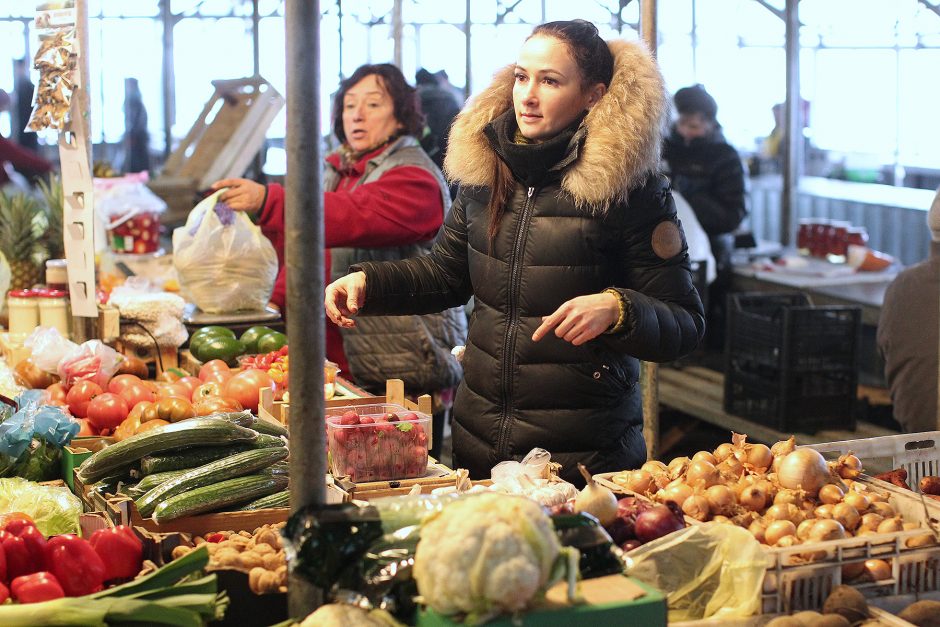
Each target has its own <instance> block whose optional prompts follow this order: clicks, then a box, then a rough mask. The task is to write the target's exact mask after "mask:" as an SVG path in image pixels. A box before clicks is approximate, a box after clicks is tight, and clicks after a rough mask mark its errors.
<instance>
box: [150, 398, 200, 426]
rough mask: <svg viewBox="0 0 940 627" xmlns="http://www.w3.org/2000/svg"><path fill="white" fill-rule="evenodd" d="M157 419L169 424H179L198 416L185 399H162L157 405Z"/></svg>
mask: <svg viewBox="0 0 940 627" xmlns="http://www.w3.org/2000/svg"><path fill="white" fill-rule="evenodd" d="M156 414H157V416H156V417H157V418H159V419H160V420H166V421H169V422H179V421H180V420H186V419H187V418H192V417H193V416H195V415H196V414H195V413H194V411H193V406H192V405H191V404H190V402H189V401H188V400H186V399H185V398H176V397H171V398H161V399H160V400H159V401H157V404H156Z"/></svg>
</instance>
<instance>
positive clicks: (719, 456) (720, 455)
mask: <svg viewBox="0 0 940 627" xmlns="http://www.w3.org/2000/svg"><path fill="white" fill-rule="evenodd" d="M733 452H734V445H733V444H731V442H725V443H724V444H719V445H718V448H716V449H715V459H716V460H718V463H719V464H720V463H721V462H723V461H725V460H726V459H728V458H729V457H730V456H731V454H732V453H733Z"/></svg>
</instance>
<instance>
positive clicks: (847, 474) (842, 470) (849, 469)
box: [836, 451, 862, 479]
mask: <svg viewBox="0 0 940 627" xmlns="http://www.w3.org/2000/svg"><path fill="white" fill-rule="evenodd" d="M836 467H837V468H838V469H839V476H840V477H842V478H843V479H855V478H856V477H858V476H859V475H860V474H862V460H860V459H859V458H858V457H856V456H855V455H853V454H852V453H851V451H850V452H849V453H848V454H847V455H843V456H842V457H840V458H839V459H838V461H837V462H836Z"/></svg>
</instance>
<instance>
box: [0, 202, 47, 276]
mask: <svg viewBox="0 0 940 627" xmlns="http://www.w3.org/2000/svg"><path fill="white" fill-rule="evenodd" d="M41 237H42V206H41V205H40V203H39V202H38V201H37V200H35V199H34V198H32V197H30V196H27V195H26V194H16V195H14V196H7V195H6V194H0V253H3V255H4V257H6V259H7V263H9V264H10V274H11V281H10V289H14V290H18V289H26V288H30V287H32V286H33V285H35V284H36V283H40V282H42V279H43V277H42V266H41V265H40V263H39V260H38V259H37V258H36V254H37V252H39V240H40V238H41Z"/></svg>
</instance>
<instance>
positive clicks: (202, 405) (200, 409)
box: [193, 396, 243, 416]
mask: <svg viewBox="0 0 940 627" xmlns="http://www.w3.org/2000/svg"><path fill="white" fill-rule="evenodd" d="M242 409H243V407H242V406H241V403H239V402H238V401H236V400H235V399H234V398H227V397H224V396H210V397H208V398H202V399H199V400H197V401H196V402H195V403H193V411H195V412H196V415H197V416H208V415H209V414H215V413H219V412H225V411H241V410H242Z"/></svg>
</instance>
